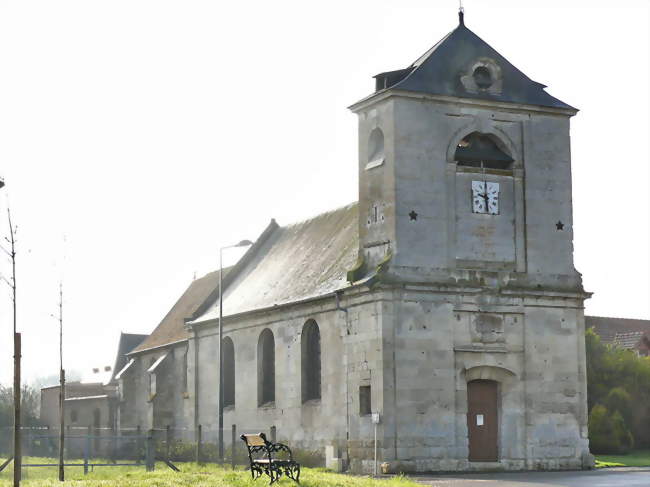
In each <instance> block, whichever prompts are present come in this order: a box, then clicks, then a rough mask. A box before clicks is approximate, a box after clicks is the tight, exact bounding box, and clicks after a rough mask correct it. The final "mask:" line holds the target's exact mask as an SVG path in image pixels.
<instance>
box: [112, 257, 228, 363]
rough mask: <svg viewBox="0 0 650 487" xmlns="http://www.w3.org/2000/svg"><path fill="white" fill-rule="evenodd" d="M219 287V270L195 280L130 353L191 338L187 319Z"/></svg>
mask: <svg viewBox="0 0 650 487" xmlns="http://www.w3.org/2000/svg"><path fill="white" fill-rule="evenodd" d="M228 271H229V268H224V270H223V272H224V275H227V273H228ZM218 287H219V271H218V270H216V271H213V272H210V273H209V274H206V275H205V276H203V277H201V278H199V279H196V280H194V281H193V282H192V283H191V284H190V285H189V287H188V288H187V289H186V290H185V292H184V293H183V295H182V296H181V297H180V298H179V299H178V301H176V303H175V304H174V306H172V308H171V309H170V310H169V312H168V313H167V315H166V316H165V317H164V318H163V319H162V321H161V322H160V324H159V325H158V326H157V327H156V329H155V330H154V331H153V332H152V333H151V335H149V336H148V337H147V338H146V339H145V340H144V341H142V342H141V343H140V344H139V345H138V346H137V347H135V348H134V349H133V350H131V352H130V353H136V352H141V351H143V350H148V349H150V348H156V347H160V346H163V345H169V344H171V343H175V342H179V341H182V340H186V339H187V338H189V336H190V335H189V333H188V332H187V330H186V329H185V319H186V318H189V317H190V316H192V314H193V313H194V312H195V311H196V310H197V309H198V308H199V306H200V305H201V304H202V303H203V301H205V299H206V298H207V297H208V296H210V294H211V293H212V292H213V291H214V290H215V289H217V288H218ZM117 372H119V369H118V370H117Z"/></svg>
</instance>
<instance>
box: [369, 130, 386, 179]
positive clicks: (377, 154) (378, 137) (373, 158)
mask: <svg viewBox="0 0 650 487" xmlns="http://www.w3.org/2000/svg"><path fill="white" fill-rule="evenodd" d="M383 163H384V133H383V132H382V131H381V129H379V128H375V129H373V131H372V132H370V137H369V138H368V162H367V164H366V169H372V168H373V167H377V166H381V165H382V164H383Z"/></svg>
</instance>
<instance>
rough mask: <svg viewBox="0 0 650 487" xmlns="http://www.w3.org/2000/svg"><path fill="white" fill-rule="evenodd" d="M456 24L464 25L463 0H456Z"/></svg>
mask: <svg viewBox="0 0 650 487" xmlns="http://www.w3.org/2000/svg"><path fill="white" fill-rule="evenodd" d="M458 24H459V25H465V9H464V8H463V0H458Z"/></svg>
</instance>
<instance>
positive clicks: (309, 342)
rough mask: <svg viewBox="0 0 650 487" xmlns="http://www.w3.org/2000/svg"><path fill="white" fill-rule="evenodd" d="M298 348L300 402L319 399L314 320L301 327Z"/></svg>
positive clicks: (315, 326) (318, 331) (318, 362)
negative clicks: (299, 352) (299, 356)
mask: <svg viewBox="0 0 650 487" xmlns="http://www.w3.org/2000/svg"><path fill="white" fill-rule="evenodd" d="M300 347H301V361H300V363H301V367H300V371H301V372H300V375H301V384H302V402H306V401H309V400H311V399H320V398H321V392H320V385H321V377H320V375H321V366H320V363H321V358H320V330H319V329H318V324H317V323H316V322H315V321H314V320H309V321H308V322H307V323H305V326H303V327H302V335H301V343H300Z"/></svg>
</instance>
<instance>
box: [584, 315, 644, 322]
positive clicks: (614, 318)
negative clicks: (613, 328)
mask: <svg viewBox="0 0 650 487" xmlns="http://www.w3.org/2000/svg"><path fill="white" fill-rule="evenodd" d="M585 318H602V319H605V320H625V321H650V318H623V317H620V316H598V315H585Z"/></svg>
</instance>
